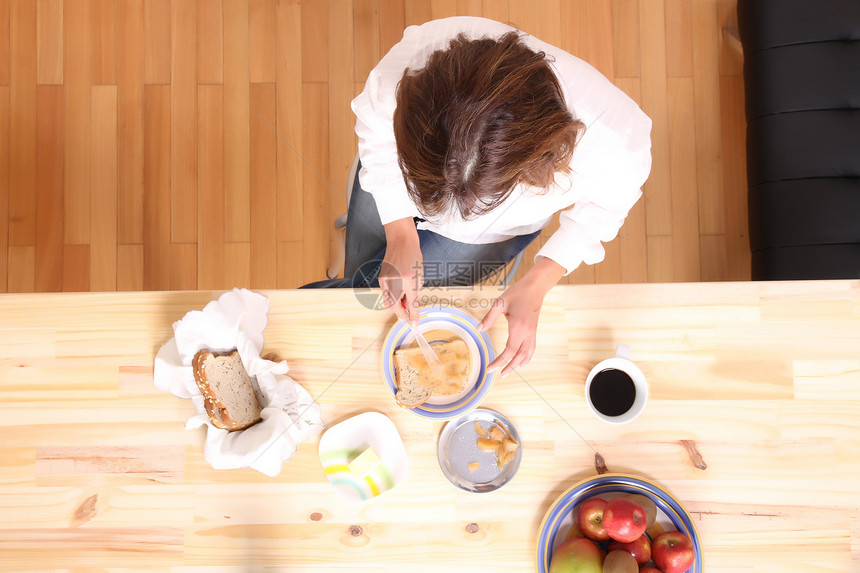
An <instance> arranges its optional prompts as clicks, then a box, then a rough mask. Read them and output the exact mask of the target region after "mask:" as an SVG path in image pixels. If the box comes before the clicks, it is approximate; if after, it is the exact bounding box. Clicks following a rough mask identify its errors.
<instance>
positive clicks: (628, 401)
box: [588, 368, 636, 416]
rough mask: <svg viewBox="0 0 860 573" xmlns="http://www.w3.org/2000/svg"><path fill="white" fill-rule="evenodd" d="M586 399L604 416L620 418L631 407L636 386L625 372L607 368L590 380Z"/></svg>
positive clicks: (634, 397) (634, 398)
mask: <svg viewBox="0 0 860 573" xmlns="http://www.w3.org/2000/svg"><path fill="white" fill-rule="evenodd" d="M588 397H589V398H590V399H591V403H592V404H594V407H595V408H597V411H598V412H600V413H601V414H603V415H604V416H620V415H621V414H623V413H625V412H626V411H627V410H629V409H630V408H631V407H632V406H633V402H634V400H636V386H635V385H634V384H633V379H632V378H630V376H629V375H628V374H627V373H626V372H624V371H622V370H617V369H615V368H607V369H606V370H601V371H600V372H598V373H597V374H596V375H595V376H594V378H592V379H591V386H590V387H589V388H588Z"/></svg>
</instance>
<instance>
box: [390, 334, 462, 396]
mask: <svg viewBox="0 0 860 573" xmlns="http://www.w3.org/2000/svg"><path fill="white" fill-rule="evenodd" d="M433 351H434V352H435V353H436V356H437V357H438V358H439V361H440V362H441V363H442V369H441V370H440V371H437V372H434V371H433V370H432V369H431V368H430V365H429V364H427V359H426V358H424V354H423V353H422V352H421V349H420V348H417V347H411V348H401V349H398V350H396V351H395V352H394V367H395V370H396V375H397V394H396V395H395V396H394V398H395V400H396V401H397V403H398V404H399V405H400V406H402V407H404V408H414V407H416V406H420V405H421V404H423V403H424V402H426V401H427V400H429V399H430V398H431V397H433V396H453V395H456V394H459V393H460V392H462V391H463V390H465V389H466V383H467V382H468V381H469V373H470V370H471V359H470V356H469V347H468V346H466V343H465V342H463V340H462V339H459V338H458V339H456V340H454V341H451V342H443V343H441V344H434V345H433Z"/></svg>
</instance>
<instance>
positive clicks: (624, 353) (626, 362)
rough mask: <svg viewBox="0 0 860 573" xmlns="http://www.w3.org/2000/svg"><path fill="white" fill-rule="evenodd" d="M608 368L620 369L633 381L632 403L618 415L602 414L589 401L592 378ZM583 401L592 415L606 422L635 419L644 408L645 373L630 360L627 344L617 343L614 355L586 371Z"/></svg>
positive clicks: (617, 422) (645, 396)
mask: <svg viewBox="0 0 860 573" xmlns="http://www.w3.org/2000/svg"><path fill="white" fill-rule="evenodd" d="M610 369H614V370H620V371H621V372H624V373H625V374H627V376H629V377H630V380H632V381H633V388H634V390H635V392H636V396H635V398H634V400H633V404H632V405H631V406H630V408H629V409H627V411H625V412H623V413H622V414H620V415H618V416H608V415H606V414H604V413H603V412H601V411H600V410H598V409H597V408H596V407H595V405H594V404H593V403H592V402H591V383H592V381H593V380H594V377H595V376H597V375H598V374H600V373H601V372H603V371H604V370H610ZM585 401H586V402H587V403H588V407H589V408H590V409H591V411H592V412H594V415H595V416H597V417H598V418H600V419H601V420H603V421H604V422H606V423H607V424H626V423H627V422H632V421H633V420H635V419H636V418H637V417H638V416H639V414H641V413H642V411H643V410H644V409H645V403H646V402H647V401H648V382H647V381H646V380H645V374H643V373H642V371H641V370H640V369H639V367H638V366H636V365H635V364H634V363H633V362H631V361H630V347H629V346H627V345H626V344H619V345H618V347H617V348H616V349H615V356H614V357H612V358H607V359H606V360H603V361H602V362H600V363H598V364H597V366H595V367H594V368H592V369H591V372H589V373H588V377H587V378H586V379H585Z"/></svg>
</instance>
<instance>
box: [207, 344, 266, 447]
mask: <svg viewBox="0 0 860 573" xmlns="http://www.w3.org/2000/svg"><path fill="white" fill-rule="evenodd" d="M192 367H193V368H194V381H195V382H197V387H198V388H200V393H201V394H203V398H204V400H205V401H204V404H205V405H206V413H207V414H209V419H210V420H211V421H212V424H213V425H214V426H215V427H216V428H221V429H222V430H229V431H231V432H233V431H235V430H244V429H245V428H247V427H249V426H253V425H254V424H256V423H257V422H259V421H260V420H261V418H260V412H262V410H263V408H262V407H261V406H260V402H259V401H258V400H257V394H256V393H255V392H254V385H253V384H252V382H251V378H250V377H249V376H248V372H247V371H246V370H245V366H244V365H243V364H242V359H241V358H240V357H239V352H238V351H236V350H234V351H233V352H231V353H230V354H226V355H216V354H213V353H212V352H209V351H207V350H201V351H199V352H198V353H197V354H195V355H194V360H193V361H192Z"/></svg>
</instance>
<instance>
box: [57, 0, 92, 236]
mask: <svg viewBox="0 0 860 573" xmlns="http://www.w3.org/2000/svg"><path fill="white" fill-rule="evenodd" d="M90 28H91V23H90V0H64V2H63V31H64V36H65V40H64V57H65V64H64V67H65V92H64V94H65V112H64V114H63V121H65V123H66V125H65V143H66V148H65V158H66V170H65V187H64V195H63V207H64V209H63V212H64V215H63V221H64V237H65V239H64V240H65V243H66V244H68V245H88V244H89V242H90V167H91V164H90V114H91V109H90V106H91V105H92V101H91V93H90V89H91V87H92V74H91V71H92V60H91V58H90Z"/></svg>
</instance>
